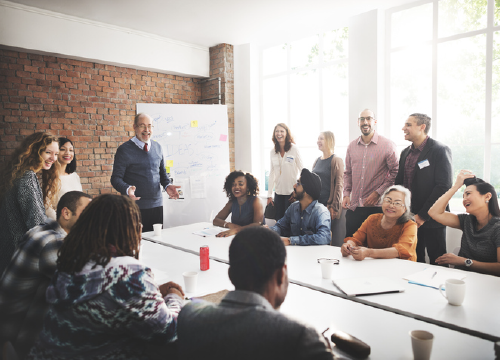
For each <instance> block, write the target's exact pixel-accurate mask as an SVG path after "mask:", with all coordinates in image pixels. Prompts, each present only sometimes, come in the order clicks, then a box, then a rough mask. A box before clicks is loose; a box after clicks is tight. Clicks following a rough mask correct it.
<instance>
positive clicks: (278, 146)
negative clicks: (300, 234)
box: [267, 123, 302, 221]
mask: <svg viewBox="0 0 500 360" xmlns="http://www.w3.org/2000/svg"><path fill="white" fill-rule="evenodd" d="M272 140H273V143H274V148H273V149H271V164H270V165H271V171H270V172H269V181H268V184H269V186H268V191H267V204H268V205H269V204H270V203H273V205H274V207H275V209H276V216H275V220H276V221H278V220H279V219H281V218H282V217H283V215H285V211H286V209H288V206H290V202H293V201H294V198H293V186H294V185H295V182H296V181H297V179H298V178H299V173H300V172H301V171H302V159H301V158H300V153H299V149H298V148H297V146H295V141H294V140H293V136H292V134H291V133H290V129H289V128H288V126H286V125H285V124H283V123H279V124H278V125H276V126H275V127H274V131H273V137H272ZM273 188H274V202H273V198H272V195H273Z"/></svg>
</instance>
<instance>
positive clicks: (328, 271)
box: [319, 259, 335, 279]
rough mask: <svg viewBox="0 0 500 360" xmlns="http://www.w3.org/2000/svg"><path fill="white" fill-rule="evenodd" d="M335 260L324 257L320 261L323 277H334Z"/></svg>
mask: <svg viewBox="0 0 500 360" xmlns="http://www.w3.org/2000/svg"><path fill="white" fill-rule="evenodd" d="M334 262H335V260H328V259H323V260H320V261H319V263H320V264H321V275H322V276H323V279H331V278H332V272H333V263H334Z"/></svg>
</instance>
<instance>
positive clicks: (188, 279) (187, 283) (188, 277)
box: [182, 271, 198, 293]
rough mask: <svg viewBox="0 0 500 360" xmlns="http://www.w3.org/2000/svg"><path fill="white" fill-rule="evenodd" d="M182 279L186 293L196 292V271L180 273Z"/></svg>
mask: <svg viewBox="0 0 500 360" xmlns="http://www.w3.org/2000/svg"><path fill="white" fill-rule="evenodd" d="M182 276H183V277H184V289H185V290H186V292H187V293H194V292H196V284H197V283H198V273H197V272H196V271H186V272H184V273H182Z"/></svg>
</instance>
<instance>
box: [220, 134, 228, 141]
mask: <svg viewBox="0 0 500 360" xmlns="http://www.w3.org/2000/svg"><path fill="white" fill-rule="evenodd" d="M219 140H220V141H226V140H227V135H224V134H220V138H219Z"/></svg>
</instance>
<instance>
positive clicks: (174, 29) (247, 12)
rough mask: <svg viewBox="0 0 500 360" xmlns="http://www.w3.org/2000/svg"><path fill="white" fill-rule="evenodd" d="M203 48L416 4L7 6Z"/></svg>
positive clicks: (227, 0)
mask: <svg viewBox="0 0 500 360" xmlns="http://www.w3.org/2000/svg"><path fill="white" fill-rule="evenodd" d="M10 1H12V2H15V3H19V4H24V5H28V6H33V7H37V8H41V9H45V10H50V11H54V12H58V13H62V14H67V15H72V16H77V17H80V18H84V19H90V20H94V21H99V22H103V23H107V24H112V25H117V26H122V27H127V28H131V29H134V30H140V31H144V32H149V33H152V34H157V35H160V36H163V37H166V38H170V39H174V40H178V41H184V42H187V43H191V44H197V45H202V46H209V47H210V46H214V45H217V44H220V43H228V44H233V45H239V44H246V43H256V44H258V45H260V46H264V47H266V46H270V45H274V44H279V43H281V42H284V41H290V40H294V39H298V38H301V37H304V36H307V35H312V34H315V33H318V32H321V31H326V30H333V29H335V28H338V27H341V26H346V25H347V20H348V18H349V17H351V16H353V15H357V14H360V13H363V12H366V11H370V10H373V9H376V8H378V9H387V8H390V7H393V6H398V5H402V4H407V3H410V2H413V1H415V0H308V1H304V0H139V1H137V0H10Z"/></svg>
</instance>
